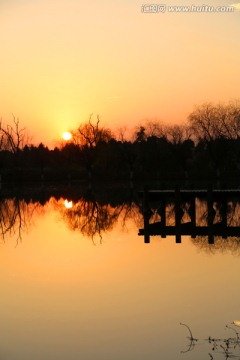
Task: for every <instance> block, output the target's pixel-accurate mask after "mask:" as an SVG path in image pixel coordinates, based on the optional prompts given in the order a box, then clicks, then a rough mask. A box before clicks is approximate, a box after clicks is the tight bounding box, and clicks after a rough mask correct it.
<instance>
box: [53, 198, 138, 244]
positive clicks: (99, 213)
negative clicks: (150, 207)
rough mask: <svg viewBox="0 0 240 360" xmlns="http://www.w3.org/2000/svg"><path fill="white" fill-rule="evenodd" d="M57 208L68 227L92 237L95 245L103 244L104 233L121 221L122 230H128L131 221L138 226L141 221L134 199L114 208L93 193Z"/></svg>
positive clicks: (61, 203) (68, 201) (59, 204)
mask: <svg viewBox="0 0 240 360" xmlns="http://www.w3.org/2000/svg"><path fill="white" fill-rule="evenodd" d="M66 203H67V204H69V203H72V206H71V207H69V206H66ZM63 204H64V206H63ZM56 206H57V208H58V210H59V211H60V213H61V217H62V219H63V221H64V222H65V223H66V224H67V226H68V227H69V228H70V229H71V230H74V231H79V232H81V234H83V235H85V236H87V237H90V238H91V239H92V242H93V244H94V245H96V242H97V240H99V242H100V244H101V243H102V237H103V233H106V232H107V231H110V230H112V229H113V227H114V226H115V225H116V224H117V222H118V221H119V220H120V223H121V226H122V229H126V226H127V225H126V224H127V221H128V220H129V219H131V220H133V221H135V223H136V224H137V225H138V224H139V223H140V221H141V214H140V209H139V207H138V206H137V204H136V202H135V201H134V200H132V199H129V200H127V201H125V202H120V203H118V204H117V205H115V206H113V205H110V203H105V202H103V203H102V202H101V201H97V200H96V197H95V196H94V194H93V193H92V192H91V193H89V194H87V195H86V196H85V197H81V198H80V199H79V200H77V201H72V200H71V201H70V200H67V201H66V200H65V201H64V202H63V201H61V202H60V203H59V202H57V203H56Z"/></svg>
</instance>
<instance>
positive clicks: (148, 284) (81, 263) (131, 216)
mask: <svg viewBox="0 0 240 360" xmlns="http://www.w3.org/2000/svg"><path fill="white" fill-rule="evenodd" d="M64 200H66V199H59V200H56V199H54V198H51V199H50V200H49V201H48V202H47V203H45V205H44V206H42V205H40V204H39V203H37V202H35V203H32V202H28V204H27V203H26V202H25V201H24V200H20V201H18V206H16V204H17V203H16V200H13V199H12V200H11V199H10V200H6V204H7V205H6V204H5V207H3V206H1V208H2V209H3V210H1V211H2V219H3V215H4V214H5V220H6V219H7V218H6V213H7V211H8V213H9V212H10V213H11V212H12V213H11V216H10V215H9V217H8V221H9V224H8V223H6V224H5V226H6V228H5V230H8V231H5V236H4V238H2V241H1V245H0V268H1V271H0V282H1V296H0V319H1V321H0V358H1V359H4V360H30V359H31V360H32V359H34V360H40V359H41V360H43V359H44V360H55V359H58V360H63V359H64V360H65V359H69V360H76V359H84V360H95V359H104V360H110V359H111V360H112V359H115V360H120V359H121V360H122V359H125V360H132V359H138V360H147V359H152V360H157V359H166V360H168V359H169V360H170V359H171V360H172V359H195V360H200V359H201V360H202V359H210V358H211V357H210V355H209V353H210V354H212V355H211V356H213V358H214V359H225V358H226V353H225V354H224V349H223V348H221V346H220V345H221V344H220V343H218V344H216V345H217V348H216V349H215V350H212V348H213V345H212V344H208V342H207V341H206V340H205V339H207V338H208V337H209V336H212V337H215V338H222V339H223V338H229V337H234V336H235V333H234V331H233V330H231V329H226V328H225V325H226V324H230V323H231V321H233V320H235V319H238V318H240V307H239V304H240V294H239V291H238V281H239V270H240V258H239V255H238V251H233V248H230V249H228V248H227V247H226V246H225V247H224V246H223V247H219V246H217V245H211V247H209V246H207V245H204V246H203V243H202V242H198V241H195V243H194V240H192V239H191V238H190V237H184V238H183V239H182V244H176V243H175V238H174V237H171V236H170V237H167V238H166V239H162V238H161V237H158V236H156V237H152V238H151V243H150V244H144V239H143V237H139V236H138V229H139V227H141V226H142V216H141V213H140V212H139V209H138V208H137V207H136V206H135V205H134V204H131V206H129V204H128V206H127V207H126V206H125V208H124V205H118V206H115V207H114V206H110V205H109V204H104V205H103V204H101V205H100V204H99V203H98V204H97V205H98V208H96V207H95V208H94V206H93V204H92V205H91V203H89V202H84V201H82V202H81V201H78V202H77V203H76V202H75V203H74V201H73V204H72V205H71V204H70V205H69V206H68V205H67V203H66V202H64ZM14 201H15V202H14ZM70 201H71V200H70V199H68V203H70ZM2 204H3V201H2ZM6 206H7V207H6ZM66 206H67V207H66ZM15 208H18V211H20V217H19V212H14V209H15ZM84 211H85V212H84ZM13 215H14V216H13ZM96 215H98V216H99V219H97V216H96ZM12 216H13V217H14V219H15V224H14V227H12V228H10V225H11V224H10V219H12ZM89 218H90V221H89ZM6 221H7V220H6ZM180 322H182V323H184V324H187V325H189V326H190V328H191V331H192V333H193V336H194V337H196V338H198V339H199V340H198V342H197V343H196V346H195V347H194V348H193V349H192V348H191V347H190V351H187V350H188V349H189V345H190V342H189V339H188V338H187V337H188V336H189V333H188V330H187V328H186V327H184V326H181V325H180ZM231 326H232V325H231ZM235 329H237V328H236V327H235ZM185 351H187V352H185ZM234 354H235V355H237V356H238V357H237V358H240V350H239V345H238V344H237V346H236V349H235V350H234Z"/></svg>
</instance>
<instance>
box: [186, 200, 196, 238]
mask: <svg viewBox="0 0 240 360" xmlns="http://www.w3.org/2000/svg"><path fill="white" fill-rule="evenodd" d="M188 214H189V216H190V219H191V225H192V235H191V238H192V239H194V238H195V237H196V198H195V196H193V197H192V198H191V199H190V208H189V210H188Z"/></svg>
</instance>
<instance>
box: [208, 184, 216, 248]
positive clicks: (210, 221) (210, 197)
mask: <svg viewBox="0 0 240 360" xmlns="http://www.w3.org/2000/svg"><path fill="white" fill-rule="evenodd" d="M207 208H208V217H207V225H208V243H209V244H214V236H213V218H214V213H213V192H212V186H208V192H207Z"/></svg>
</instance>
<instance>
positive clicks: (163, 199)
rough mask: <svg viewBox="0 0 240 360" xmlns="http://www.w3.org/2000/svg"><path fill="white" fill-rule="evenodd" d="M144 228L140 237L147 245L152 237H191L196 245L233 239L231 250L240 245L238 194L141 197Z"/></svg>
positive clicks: (160, 193)
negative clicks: (142, 237)
mask: <svg viewBox="0 0 240 360" xmlns="http://www.w3.org/2000/svg"><path fill="white" fill-rule="evenodd" d="M142 195H143V196H142V207H143V219H144V228H142V229H140V230H139V235H142V236H144V241H145V243H149V242H150V236H156V235H160V236H161V237H162V238H165V237H166V236H171V235H172V236H175V237H176V243H181V237H182V236H191V238H192V239H193V242H194V243H195V244H200V245H203V244H204V246H206V244H208V245H209V244H210V245H211V244H219V240H220V239H224V240H227V239H229V238H231V247H232V246H233V247H235V246H237V247H238V246H239V242H240V217H239V214H240V205H239V200H240V192H239V191H219V190H218V191H213V190H212V189H211V188H210V189H208V191H204V190H202V191H191V190H190V191H189V190H188V191H180V190H179V189H176V190H175V191H150V192H148V191H147V190H145V192H144V194H142Z"/></svg>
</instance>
